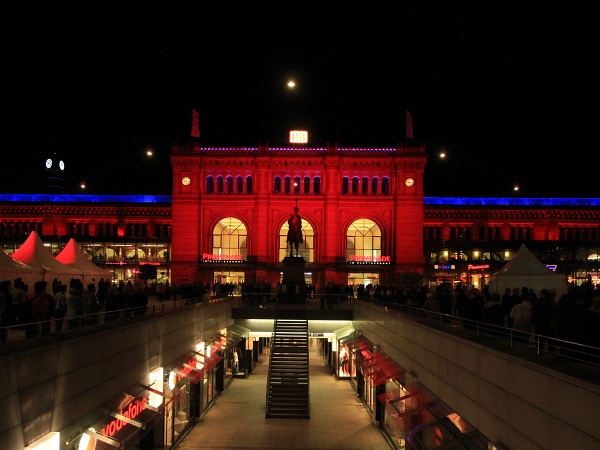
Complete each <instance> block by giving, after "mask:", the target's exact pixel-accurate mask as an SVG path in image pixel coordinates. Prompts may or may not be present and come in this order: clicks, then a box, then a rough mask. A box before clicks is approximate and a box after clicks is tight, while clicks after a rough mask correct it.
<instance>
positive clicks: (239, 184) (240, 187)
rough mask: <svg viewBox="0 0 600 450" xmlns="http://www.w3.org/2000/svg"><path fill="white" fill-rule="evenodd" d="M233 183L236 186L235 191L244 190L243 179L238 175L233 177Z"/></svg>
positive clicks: (241, 191) (240, 191)
mask: <svg viewBox="0 0 600 450" xmlns="http://www.w3.org/2000/svg"><path fill="white" fill-rule="evenodd" d="M235 184H236V186H237V193H238V194H241V193H243V192H244V179H243V178H242V177H240V176H238V177H236V178H235Z"/></svg>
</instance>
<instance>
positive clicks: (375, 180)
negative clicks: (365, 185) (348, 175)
mask: <svg viewBox="0 0 600 450" xmlns="http://www.w3.org/2000/svg"><path fill="white" fill-rule="evenodd" d="M378 188H379V178H377V177H374V178H373V180H371V193H373V194H377V190H378Z"/></svg>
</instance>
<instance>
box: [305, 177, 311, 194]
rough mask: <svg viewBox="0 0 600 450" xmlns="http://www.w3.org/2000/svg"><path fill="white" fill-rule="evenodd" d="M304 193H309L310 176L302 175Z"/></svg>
mask: <svg viewBox="0 0 600 450" xmlns="http://www.w3.org/2000/svg"><path fill="white" fill-rule="evenodd" d="M304 193H305V194H310V177H304Z"/></svg>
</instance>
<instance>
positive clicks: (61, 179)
mask: <svg viewBox="0 0 600 450" xmlns="http://www.w3.org/2000/svg"><path fill="white" fill-rule="evenodd" d="M44 168H45V170H46V178H45V181H44V190H45V191H47V192H64V190H65V162H64V160H63V158H62V157H61V156H59V155H58V153H57V152H54V153H52V154H51V155H50V156H48V157H46V160H45V162H44Z"/></svg>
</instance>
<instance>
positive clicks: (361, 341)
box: [344, 336, 373, 350]
mask: <svg viewBox="0 0 600 450" xmlns="http://www.w3.org/2000/svg"><path fill="white" fill-rule="evenodd" d="M344 345H346V346H348V349H350V350H352V349H353V348H356V349H358V350H366V349H369V350H371V349H372V348H373V343H372V342H371V341H370V340H368V339H367V338H366V337H363V336H359V337H356V338H354V339H350V340H348V341H345V342H344Z"/></svg>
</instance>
